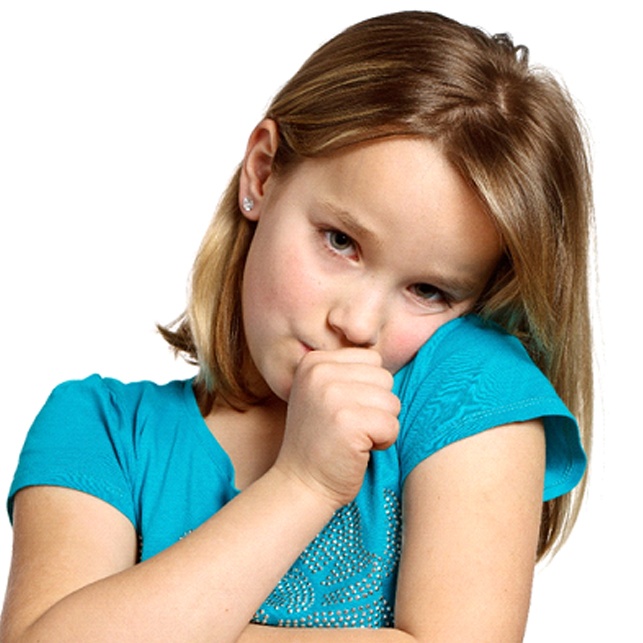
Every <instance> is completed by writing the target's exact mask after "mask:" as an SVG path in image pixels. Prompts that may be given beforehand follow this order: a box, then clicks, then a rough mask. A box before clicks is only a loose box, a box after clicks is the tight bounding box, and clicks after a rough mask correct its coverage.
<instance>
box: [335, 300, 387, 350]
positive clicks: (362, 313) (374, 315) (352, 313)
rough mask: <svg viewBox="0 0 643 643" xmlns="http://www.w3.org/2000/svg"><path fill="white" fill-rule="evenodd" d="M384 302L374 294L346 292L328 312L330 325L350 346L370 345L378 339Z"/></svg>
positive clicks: (382, 318) (382, 321)
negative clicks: (358, 294)
mask: <svg viewBox="0 0 643 643" xmlns="http://www.w3.org/2000/svg"><path fill="white" fill-rule="evenodd" d="M384 308H385V306H384V302H383V301H382V300H381V298H380V297H378V296H377V295H375V294H372V293H371V295H370V296H365V297H364V296H353V295H351V294H350V293H346V294H345V296H343V297H341V298H340V300H339V301H338V302H336V304H335V306H333V307H332V308H331V310H330V312H329V314H328V323H329V325H330V327H331V328H332V329H333V330H334V331H335V332H336V333H338V334H339V335H340V336H341V339H342V341H343V342H345V343H346V344H348V345H350V346H361V347H365V348H368V347H371V346H375V345H376V344H377V342H378V340H379V336H380V331H381V329H382V326H383V324H384V314H385V313H384Z"/></svg>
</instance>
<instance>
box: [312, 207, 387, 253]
mask: <svg viewBox="0 0 643 643" xmlns="http://www.w3.org/2000/svg"><path fill="white" fill-rule="evenodd" d="M321 206H322V207H323V208H324V209H325V210H327V211H328V212H329V213H330V214H331V215H333V216H334V217H335V218H337V219H338V220H339V222H340V223H341V225H342V228H343V230H342V232H346V233H347V234H349V235H350V236H351V237H354V238H356V239H358V240H359V239H363V240H367V241H370V242H371V243H373V244H374V245H376V246H381V245H382V242H383V241H382V239H379V238H378V236H377V235H376V234H375V232H373V231H372V230H371V229H370V228H368V226H366V225H365V224H364V223H362V222H361V221H360V220H359V219H358V218H357V217H356V216H355V215H354V214H352V213H351V212H349V211H348V210H345V209H344V208H341V207H339V206H337V205H335V204H334V203H331V202H330V201H325V200H324V201H322V202H321Z"/></svg>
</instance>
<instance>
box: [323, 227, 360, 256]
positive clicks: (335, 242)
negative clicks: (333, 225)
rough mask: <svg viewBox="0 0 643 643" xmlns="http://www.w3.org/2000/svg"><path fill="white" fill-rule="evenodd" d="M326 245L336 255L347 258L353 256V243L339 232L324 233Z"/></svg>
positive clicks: (328, 231) (354, 250)
mask: <svg viewBox="0 0 643 643" xmlns="http://www.w3.org/2000/svg"><path fill="white" fill-rule="evenodd" d="M324 235H325V237H326V243H327V244H328V246H329V248H330V249H331V250H333V251H334V252H336V253H337V254H340V255H343V256H346V257H349V256H352V255H354V254H355V252H356V249H355V242H354V241H353V240H352V239H351V238H350V237H349V236H348V235H347V234H346V233H344V232H341V231H340V230H326V231H325V232H324Z"/></svg>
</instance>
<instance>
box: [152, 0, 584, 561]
mask: <svg viewBox="0 0 643 643" xmlns="http://www.w3.org/2000/svg"><path fill="white" fill-rule="evenodd" d="M266 116H267V117H269V118H272V119H273V120H274V121H275V122H276V123H277V126H278V130H279V137H280V140H279V147H278V151H277V154H276V156H275V159H274V163H273V172H275V173H277V174H279V173H285V172H288V171H290V170H291V169H292V168H293V167H296V165H297V163H298V162H300V161H301V160H302V159H303V158H307V157H317V156H322V155H325V154H329V153H331V152H334V151H336V150H338V149H341V148H343V147H346V146H349V145H354V144H356V143H362V142H365V141H368V140H374V139H379V138H383V137H393V136H414V137H425V138H427V139H430V140H431V141H433V142H434V143H437V144H438V145H439V146H440V148H441V150H442V152H443V153H444V154H445V156H446V157H447V158H448V159H449V160H450V161H451V163H452V164H453V166H454V167H456V168H457V169H458V170H459V171H460V173H461V174H462V176H463V177H464V178H465V180H467V181H468V183H469V184H470V185H471V187H472V189H474V190H475V191H476V192H477V193H478V195H479V196H480V197H481V199H482V201H483V202H484V203H485V204H486V206H487V209H488V211H489V214H490V216H491V217H492V218H493V220H494V221H495V223H496V225H497V227H498V229H499V230H500V232H501V234H502V237H503V240H504V245H505V253H504V258H503V259H502V261H501V262H500V265H499V266H498V269H497V271H496V274H495V275H494V277H493V278H492V279H491V281H490V283H489V285H488V287H487V290H486V292H485V293H484V295H483V296H482V297H481V299H480V301H479V303H478V307H477V310H476V312H477V313H478V314H480V315H481V316H483V317H485V318H488V319H491V320H494V321H495V322H497V323H499V324H501V325H502V326H503V327H504V328H505V329H507V330H508V331H509V332H510V333H513V334H515V335H516V336H518V337H519V338H520V339H521V340H522V341H523V343H524V345H525V346H526V348H527V350H528V351H529V353H530V354H531V356H532V357H533V359H534V360H535V362H536V363H537V364H538V365H539V366H540V368H541V369H542V370H543V371H544V373H545V374H546V375H547V376H548V377H549V379H550V381H551V382H552V384H553V385H554V387H555V388H556V390H557V391H558V393H559V395H560V396H561V398H562V399H563V400H564V401H565V403H566V404H567V405H568V407H569V408H570V410H571V411H572V412H573V413H574V414H575V415H576V417H577V418H578V420H579V423H580V426H581V432H582V437H583V442H584V446H585V449H586V450H587V451H589V447H590V439H591V429H592V408H593V403H592V395H593V392H592V384H593V378H592V354H591V328H590V316H589V310H588V308H589V305H588V256H589V252H590V243H591V230H592V195H591V183H590V172H589V161H588V153H587V148H586V144H585V137H584V134H583V128H582V125H581V122H580V119H579V117H578V114H577V112H576V110H575V108H574V105H573V102H572V100H571V99H570V97H569V96H568V94H567V92H566V90H565V89H564V87H563V86H562V85H561V84H560V83H559V82H558V81H557V80H556V79H555V78H554V77H553V76H552V75H551V74H550V73H548V72H547V71H545V70H542V69H538V68H534V67H531V66H530V65H529V60H528V51H527V49H526V48H525V47H516V46H514V44H513V43H512V41H511V39H510V37H509V36H507V35H499V36H489V35H487V34H485V33H484V32H482V31H480V30H478V29H475V28H471V27H467V26H464V25H461V24H459V23H457V22H455V21H453V20H450V19H448V18H445V17H443V16H440V15H438V14H435V13H428V12H417V11H411V12H401V13H395V14H390V15H385V16H381V17H377V18H372V19H370V20H366V21H364V22H361V23H359V24H357V25H354V26H352V27H350V28H349V29H347V30H346V31H344V32H342V33H341V34H339V35H338V36H336V37H335V38H333V39H332V40H330V41H329V42H328V43H326V44H325V45H323V46H322V47H321V48H320V49H319V50H317V51H316V52H315V53H314V54H313V55H312V56H311V57H310V58H309V59H308V60H307V61H306V62H305V63H304V65H303V66H302V67H301V69H300V70H299V71H298V72H297V73H296V74H295V75H294V77H293V78H292V79H291V80H290V81H289V82H288V83H287V84H286V85H285V86H284V87H283V89H282V90H281V91H280V92H279V93H278V94H277V95H276V96H275V98H274V100H273V101H272V103H271V105H270V107H269V108H268V110H267V114H266ZM238 185H239V172H238V171H237V173H236V174H235V176H234V178H233V180H232V181H231V183H230V185H229V187H228V189H227V191H226V193H225V194H224V196H223V199H222V201H221V203H220V204H219V207H218V210H217V212H216V215H215V217H214V219H213V221H212V224H211V225H210V227H209V229H208V231H207V233H206V235H205V238H204V241H203V244H202V246H201V249H200V251H199V254H198V256H197V259H196V262H195V265H194V271H193V275H192V290H191V298H190V302H189V307H188V310H187V313H186V314H185V315H184V316H183V317H182V318H181V319H180V320H179V322H178V323H177V325H176V327H175V329H174V330H171V329H167V328H166V329H161V332H162V333H163V335H164V336H165V338H166V339H167V340H168V341H169V342H170V343H171V344H172V345H173V346H174V347H175V348H176V349H177V350H178V351H181V352H183V353H184V354H186V355H187V356H188V357H189V358H190V359H192V360H194V361H196V362H197V363H198V364H199V366H200V373H199V376H198V378H197V383H198V390H199V398H200V404H201V408H202V411H203V412H204V413H207V412H208V410H209V409H211V407H212V404H213V401H214V399H215V396H217V397H218V398H219V399H222V400H224V401H226V402H227V403H229V404H231V405H233V406H235V407H236V408H240V409H242V408H245V407H247V405H249V404H253V403H256V402H257V401H259V397H258V396H257V394H256V393H255V392H254V391H253V390H252V387H251V386H250V384H249V383H248V382H247V381H245V380H244V376H243V374H244V373H245V372H247V368H245V367H246V366H247V365H248V364H249V363H250V362H249V359H250V358H249V355H248V351H247V347H246V343H245V338H244V335H243V329H242V323H241V303H240V293H241V284H242V275H243V268H244V263H245V257H246V254H247V251H248V248H249V245H250V242H251V240H252V235H253V231H254V224H252V223H250V222H248V220H247V219H246V218H245V217H243V216H242V215H241V213H240V212H239V206H238ZM582 493H583V485H580V486H579V488H578V489H577V490H575V491H574V492H572V494H567V495H566V496H563V497H561V498H557V499H555V500H552V501H549V502H547V503H545V505H544V509H543V519H542V528H541V542H540V547H539V554H540V555H541V556H542V555H544V554H545V553H546V552H549V551H553V550H555V549H556V548H557V546H559V545H560V544H561V543H562V542H563V541H564V539H565V538H566V537H567V535H568V533H569V531H570V530H571V527H572V526H573V523H574V521H575V519H576V516H577V513H578V509H579V506H580V500H581V497H582Z"/></svg>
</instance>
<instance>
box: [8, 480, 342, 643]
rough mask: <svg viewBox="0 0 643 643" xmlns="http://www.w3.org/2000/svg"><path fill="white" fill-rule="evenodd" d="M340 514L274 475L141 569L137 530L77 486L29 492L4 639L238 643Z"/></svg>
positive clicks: (18, 508) (20, 501) (22, 500)
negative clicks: (295, 563)
mask: <svg viewBox="0 0 643 643" xmlns="http://www.w3.org/2000/svg"><path fill="white" fill-rule="evenodd" d="M334 508H335V507H333V506H332V505H331V503H330V502H328V501H324V499H323V498H322V496H321V495H320V494H318V493H316V492H314V491H311V489H310V487H308V486H306V485H304V484H301V483H298V482H297V481H296V480H293V479H288V478H287V477H286V476H284V475H282V474H281V473H280V472H279V471H278V470H277V469H273V470H272V471H270V472H269V473H267V474H266V475H264V476H263V477H262V478H261V479H260V480H258V481H257V482H256V483H255V484H253V485H252V486H250V487H249V488H248V489H246V491H244V492H243V493H241V494H240V495H239V496H237V498H235V499H234V500H233V501H231V502H230V503H229V504H228V505H226V506H225V507H224V508H223V509H221V510H220V511H219V512H217V513H216V514H215V515H214V516H213V517H212V518H211V519H210V520H209V521H207V522H206V523H204V524H203V525H202V526H201V527H199V528H198V529H196V530H195V531H194V532H192V533H191V534H190V535H188V536H187V537H185V538H184V539H183V540H181V541H179V542H178V543H176V544H175V545H173V546H172V547H170V548H168V549H167V550H165V551H164V552H161V553H160V554H159V555H157V556H155V557H153V558H151V559H149V560H148V561H146V562H144V563H141V564H139V565H134V563H135V556H136V551H137V538H136V534H135V532H134V529H133V527H132V525H131V523H130V522H129V521H128V520H127V518H125V517H124V516H123V515H122V514H120V513H119V512H118V511H117V510H116V509H114V508H113V507H111V506H110V505H108V504H106V503H104V502H103V501H101V500H98V499H96V498H94V497H92V496H88V495H86V494H83V493H80V492H78V491H73V490H70V489H62V488H57V487H32V488H27V489H24V490H23V491H21V492H19V493H18V495H17V496H16V501H15V511H14V555H13V561H12V572H11V577H10V581H9V587H8V591H7V598H6V604H5V613H4V615H3V620H2V626H1V627H0V640H2V641H3V642H5V643H12V642H14V641H15V642H22V641H25V642H26V641H47V642H48V643H49V642H51V643H53V642H55V641H65V642H66V643H70V642H72V641H93V642H99V641H106V642H108V641H109V642H110V643H113V641H119V642H123V643H125V642H127V641H137V642H140V641H186V642H187V641H190V642H195V643H196V642H198V641H204V642H208V643H212V642H213V641H215V640H216V641H234V640H236V638H237V637H238V635H239V633H240V632H241V631H242V630H243V628H244V627H245V625H246V624H247V623H248V622H249V620H250V618H251V617H252V615H253V613H254V611H255V610H256V608H257V606H258V605H259V604H261V602H262V601H263V600H264V598H265V596H267V595H268V594H269V593H270V591H271V590H272V589H273V588H274V586H275V585H276V584H277V583H278V582H279V580H280V578H281V577H282V576H283V574H285V573H286V571H287V570H288V568H289V566H290V564H291V563H292V561H293V560H294V559H295V558H296V557H297V556H298V555H299V553H300V552H301V551H302V550H303V549H304V548H305V546H306V545H307V544H308V543H309V542H310V541H311V540H312V539H313V538H314V537H315V535H316V534H317V533H318V532H319V531H320V530H321V528H322V527H323V525H324V524H325V523H326V522H327V521H328V520H329V518H330V517H331V515H332V513H333V511H334ZM302 515H303V516H306V520H301V516H302Z"/></svg>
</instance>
